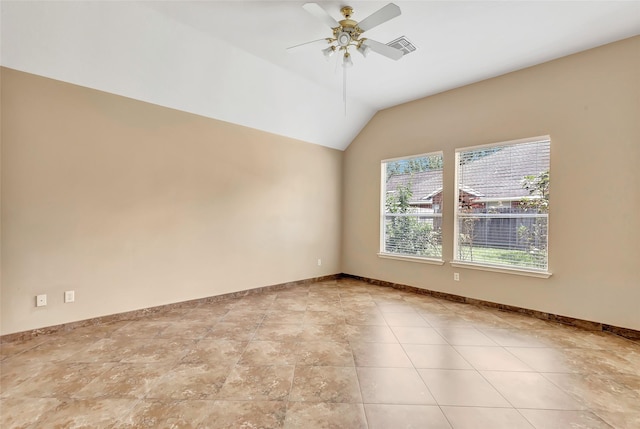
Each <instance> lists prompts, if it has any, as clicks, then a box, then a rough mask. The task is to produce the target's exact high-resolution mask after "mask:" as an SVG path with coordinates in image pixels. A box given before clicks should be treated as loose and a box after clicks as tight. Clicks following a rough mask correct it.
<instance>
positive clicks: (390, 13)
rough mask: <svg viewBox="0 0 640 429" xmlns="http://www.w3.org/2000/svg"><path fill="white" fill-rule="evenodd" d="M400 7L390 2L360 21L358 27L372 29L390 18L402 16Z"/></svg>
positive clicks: (364, 29) (363, 29)
mask: <svg viewBox="0 0 640 429" xmlns="http://www.w3.org/2000/svg"><path fill="white" fill-rule="evenodd" d="M400 13H401V12H400V8H399V7H398V6H396V5H395V4H393V3H389V4H388V5H386V6H385V7H383V8H382V9H380V10H378V11H377V12H373V13H372V14H371V15H369V16H368V17H366V18H365V19H363V20H362V21H360V22H359V23H358V27H360V29H361V30H362V31H367V30H371V29H372V28H373V27H377V26H378V25H380V24H383V23H385V22H387V21H389V20H390V19H393V18H395V17H396V16H400Z"/></svg>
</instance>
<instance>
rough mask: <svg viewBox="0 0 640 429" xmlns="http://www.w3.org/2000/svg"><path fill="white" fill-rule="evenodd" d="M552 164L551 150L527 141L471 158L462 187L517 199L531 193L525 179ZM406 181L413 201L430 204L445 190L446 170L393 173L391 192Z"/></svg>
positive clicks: (492, 197)
mask: <svg viewBox="0 0 640 429" xmlns="http://www.w3.org/2000/svg"><path fill="white" fill-rule="evenodd" d="M531 160H534V161H531ZM548 165H549V152H548V151H540V147H539V145H536V144H529V143H525V144H519V145H513V146H506V147H504V148H502V149H500V150H498V151H496V152H493V153H491V154H489V155H486V156H484V157H482V158H479V159H476V160H473V161H470V162H468V163H467V164H466V165H464V166H463V168H461V169H460V170H459V172H458V176H459V177H460V179H461V182H462V186H461V189H462V190H463V191H464V192H466V193H468V194H470V195H472V196H475V197H478V199H479V200H484V201H497V200H509V199H512V200H516V199H520V198H522V197H526V196H529V192H528V191H527V190H526V189H524V188H523V187H522V179H523V178H524V177H525V176H531V175H534V176H535V175H538V174H539V173H541V172H542V171H545V170H547V169H548ZM405 183H412V184H413V186H412V190H413V196H412V198H411V204H420V203H423V204H424V203H430V202H432V199H433V197H434V196H436V195H437V194H438V193H440V192H441V191H442V172H441V171H440V170H435V171H434V170H431V171H422V172H419V173H408V174H398V175H394V176H391V177H390V178H389V180H388V181H387V191H395V190H396V189H397V187H398V186H399V185H400V184H405Z"/></svg>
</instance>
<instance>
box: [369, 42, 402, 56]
mask: <svg viewBox="0 0 640 429" xmlns="http://www.w3.org/2000/svg"><path fill="white" fill-rule="evenodd" d="M362 44H363V45H367V46H368V47H370V48H371V50H372V51H373V52H377V53H378V54H380V55H383V56H385V57H387V58H391V59H392V60H396V61H398V60H399V59H400V58H402V57H403V56H404V52H402V51H401V50H400V49H396V48H393V47H391V46H388V45H385V44H384V43H380V42H376V41H375V40H371V39H364V40H363V41H362Z"/></svg>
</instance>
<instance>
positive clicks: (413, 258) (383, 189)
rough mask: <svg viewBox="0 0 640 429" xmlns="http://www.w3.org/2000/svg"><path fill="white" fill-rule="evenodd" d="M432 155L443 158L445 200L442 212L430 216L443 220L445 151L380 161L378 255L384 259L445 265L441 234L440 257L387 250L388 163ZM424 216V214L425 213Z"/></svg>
mask: <svg viewBox="0 0 640 429" xmlns="http://www.w3.org/2000/svg"><path fill="white" fill-rule="evenodd" d="M431 156H440V158H441V160H442V168H441V169H440V173H441V175H442V190H441V193H442V199H443V201H442V202H441V203H440V210H441V212H440V213H432V214H429V217H431V218H440V219H441V222H442V220H443V219H444V218H443V216H442V214H443V213H442V210H444V208H445V204H444V203H445V200H446V197H445V194H444V152H443V151H441V150H439V151H434V152H427V153H422V154H417V155H408V156H401V157H395V158H388V159H383V160H381V161H380V218H379V221H380V230H379V234H380V235H379V238H380V242H379V247H378V249H379V251H378V253H377V255H378V257H380V258H383V259H391V260H400V261H410V262H418V263H424V264H435V265H443V264H444V259H443V253H444V252H443V251H442V245H443V237H442V235H441V236H440V247H441V249H440V257H435V256H417V255H410V254H402V253H392V252H386V251H385V249H386V223H385V218H386V216H387V213H386V200H387V183H386V182H387V181H386V173H387V171H386V165H387V164H388V163H391V162H396V161H409V160H411V159H416V158H426V157H431ZM415 216H416V217H418V216H419V214H416V215H415ZM423 216H424V215H423Z"/></svg>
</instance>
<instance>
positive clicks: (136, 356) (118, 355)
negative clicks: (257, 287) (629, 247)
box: [0, 279, 640, 429]
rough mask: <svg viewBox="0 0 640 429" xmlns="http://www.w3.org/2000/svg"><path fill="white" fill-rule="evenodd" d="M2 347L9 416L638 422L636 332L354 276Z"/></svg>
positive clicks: (246, 424) (20, 419) (55, 420)
mask: <svg viewBox="0 0 640 429" xmlns="http://www.w3.org/2000/svg"><path fill="white" fill-rule="evenodd" d="M1 359H2V361H1V368H2V372H1V387H2V391H1V394H0V398H1V400H2V403H1V409H0V413H1V419H0V427H2V428H4V429H8V428H287V429H291V428H305V429H314V428H345V429H357V428H370V429H374V428H375V429H378V428H382V429H401V428H443V429H444V428H449V429H450V428H454V429H467V428H480V429H500V428H507V429H518V428H528V429H532V428H537V429H543V428H544V429H551V428H553V429H555V428H557V429H568V428H574V429H575V428H611V427H615V428H620V429H622V428H635V429H637V428H640V343H637V342H632V341H629V340H626V339H623V338H620V337H617V336H614V335H611V334H607V333H599V332H589V331H584V330H580V329H576V328H571V327H567V326H562V325H558V324H553V323H548V322H545V321H542V320H538V319H534V318H530V317H528V316H523V315H519V314H514V313H506V312H500V311H497V310H493V309H488V308H479V307H474V306H471V305H466V304H458V303H453V302H449V301H444V300H439V299H436V298H432V297H427V296H421V295H416V294H412V293H408V292H403V291H398V290H395V289H391V288H386V287H378V286H372V285H369V284H366V283H362V282H359V281H355V280H351V279H341V280H337V281H330V282H320V283H316V284H312V285H309V286H300V287H293V288H290V289H287V290H283V291H277V292H275V291H274V292H265V293H262V294H256V295H251V296H247V297H244V298H238V299H229V300H225V301H220V302H217V303H209V304H198V305H195V304H194V305H193V306H192V307H189V308H180V309H174V310H171V311H168V312H165V313H162V314H156V315H153V316H148V317H146V318H141V319H138V320H134V321H125V322H117V323H112V324H106V325H101V326H94V327H87V328H79V329H76V330H73V331H69V332H64V333H58V334H52V335H48V336H41V337H37V338H35V339H32V340H29V341H26V342H16V343H7V344H4V345H3V346H2V354H1Z"/></svg>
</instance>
